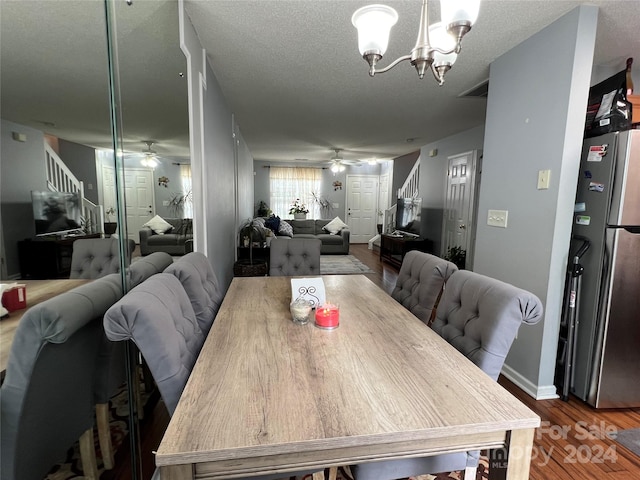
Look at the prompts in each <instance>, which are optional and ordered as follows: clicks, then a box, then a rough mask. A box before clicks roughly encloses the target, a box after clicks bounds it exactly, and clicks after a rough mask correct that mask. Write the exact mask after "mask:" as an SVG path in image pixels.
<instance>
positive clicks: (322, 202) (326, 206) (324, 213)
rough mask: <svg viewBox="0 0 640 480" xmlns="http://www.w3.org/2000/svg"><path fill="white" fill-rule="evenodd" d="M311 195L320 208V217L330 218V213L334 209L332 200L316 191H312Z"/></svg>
mask: <svg viewBox="0 0 640 480" xmlns="http://www.w3.org/2000/svg"><path fill="white" fill-rule="evenodd" d="M311 196H312V197H313V201H314V202H315V203H316V204H317V205H318V207H319V208H320V218H330V217H329V214H330V213H331V209H332V207H331V201H330V200H329V199H328V198H325V197H323V196H322V195H320V194H319V193H316V192H311Z"/></svg>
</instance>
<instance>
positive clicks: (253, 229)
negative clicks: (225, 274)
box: [233, 218, 267, 277]
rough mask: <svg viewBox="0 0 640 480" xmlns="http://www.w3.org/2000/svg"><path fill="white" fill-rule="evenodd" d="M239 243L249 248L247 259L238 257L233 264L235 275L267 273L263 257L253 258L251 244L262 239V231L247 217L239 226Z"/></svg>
mask: <svg viewBox="0 0 640 480" xmlns="http://www.w3.org/2000/svg"><path fill="white" fill-rule="evenodd" d="M239 240H240V242H239V245H240V247H245V248H248V249H249V259H240V260H238V261H237V262H236V263H235V264H234V266H233V273H234V275H236V276H242V277H247V276H258V275H266V274H267V262H265V261H264V259H257V260H255V261H254V260H253V244H254V242H256V241H262V232H261V230H260V229H259V226H258V223H257V222H256V221H255V220H254V219H252V218H249V219H247V220H245V222H244V223H243V224H242V225H241V226H240V231H239Z"/></svg>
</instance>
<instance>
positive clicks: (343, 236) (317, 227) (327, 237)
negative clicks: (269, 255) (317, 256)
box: [278, 218, 350, 255]
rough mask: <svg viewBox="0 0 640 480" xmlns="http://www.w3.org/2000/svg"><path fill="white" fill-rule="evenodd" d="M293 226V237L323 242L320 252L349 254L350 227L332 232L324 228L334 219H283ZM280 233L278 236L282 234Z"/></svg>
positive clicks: (324, 253)
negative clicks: (315, 239) (316, 239)
mask: <svg viewBox="0 0 640 480" xmlns="http://www.w3.org/2000/svg"><path fill="white" fill-rule="evenodd" d="M282 221H283V222H287V223H288V224H289V225H291V227H293V238H318V239H320V241H321V242H322V248H321V250H320V253H321V254H322V255H326V254H338V255H348V254H349V237H350V231H349V229H348V228H346V227H345V228H343V229H341V230H340V231H339V232H338V233H335V234H331V233H329V232H328V231H326V230H325V229H324V227H325V225H327V224H328V223H329V222H331V221H332V219H330V218H327V219H321V220H282ZM280 235H281V234H280ZM280 235H278V236H280Z"/></svg>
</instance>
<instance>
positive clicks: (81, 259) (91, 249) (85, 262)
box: [69, 238, 136, 279]
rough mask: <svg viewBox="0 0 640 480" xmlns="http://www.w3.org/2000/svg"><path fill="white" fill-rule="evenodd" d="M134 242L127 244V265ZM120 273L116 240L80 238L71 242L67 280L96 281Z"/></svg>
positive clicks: (130, 241) (134, 245)
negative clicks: (71, 248)
mask: <svg viewBox="0 0 640 480" xmlns="http://www.w3.org/2000/svg"><path fill="white" fill-rule="evenodd" d="M135 247H136V242H134V241H133V240H131V239H129V240H128V242H127V264H129V263H130V262H131V254H132V253H133V250H134V249H135ZM118 272H120V252H119V247H118V240H117V239H116V238H81V239H79V240H76V241H75V242H73V253H72V255H71V274H70V275H69V278H87V279H96V278H100V277H104V276H105V275H109V274H110V273H118Z"/></svg>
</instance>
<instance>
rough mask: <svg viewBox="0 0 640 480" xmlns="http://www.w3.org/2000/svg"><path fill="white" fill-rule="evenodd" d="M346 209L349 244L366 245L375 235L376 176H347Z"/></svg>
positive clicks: (376, 209)
mask: <svg viewBox="0 0 640 480" xmlns="http://www.w3.org/2000/svg"><path fill="white" fill-rule="evenodd" d="M346 207H347V220H346V223H347V225H349V230H350V231H351V236H350V239H351V240H350V243H367V242H368V241H369V240H370V239H371V238H373V237H374V236H375V235H376V233H377V229H376V223H377V218H378V176H377V175H347V205H346Z"/></svg>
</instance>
